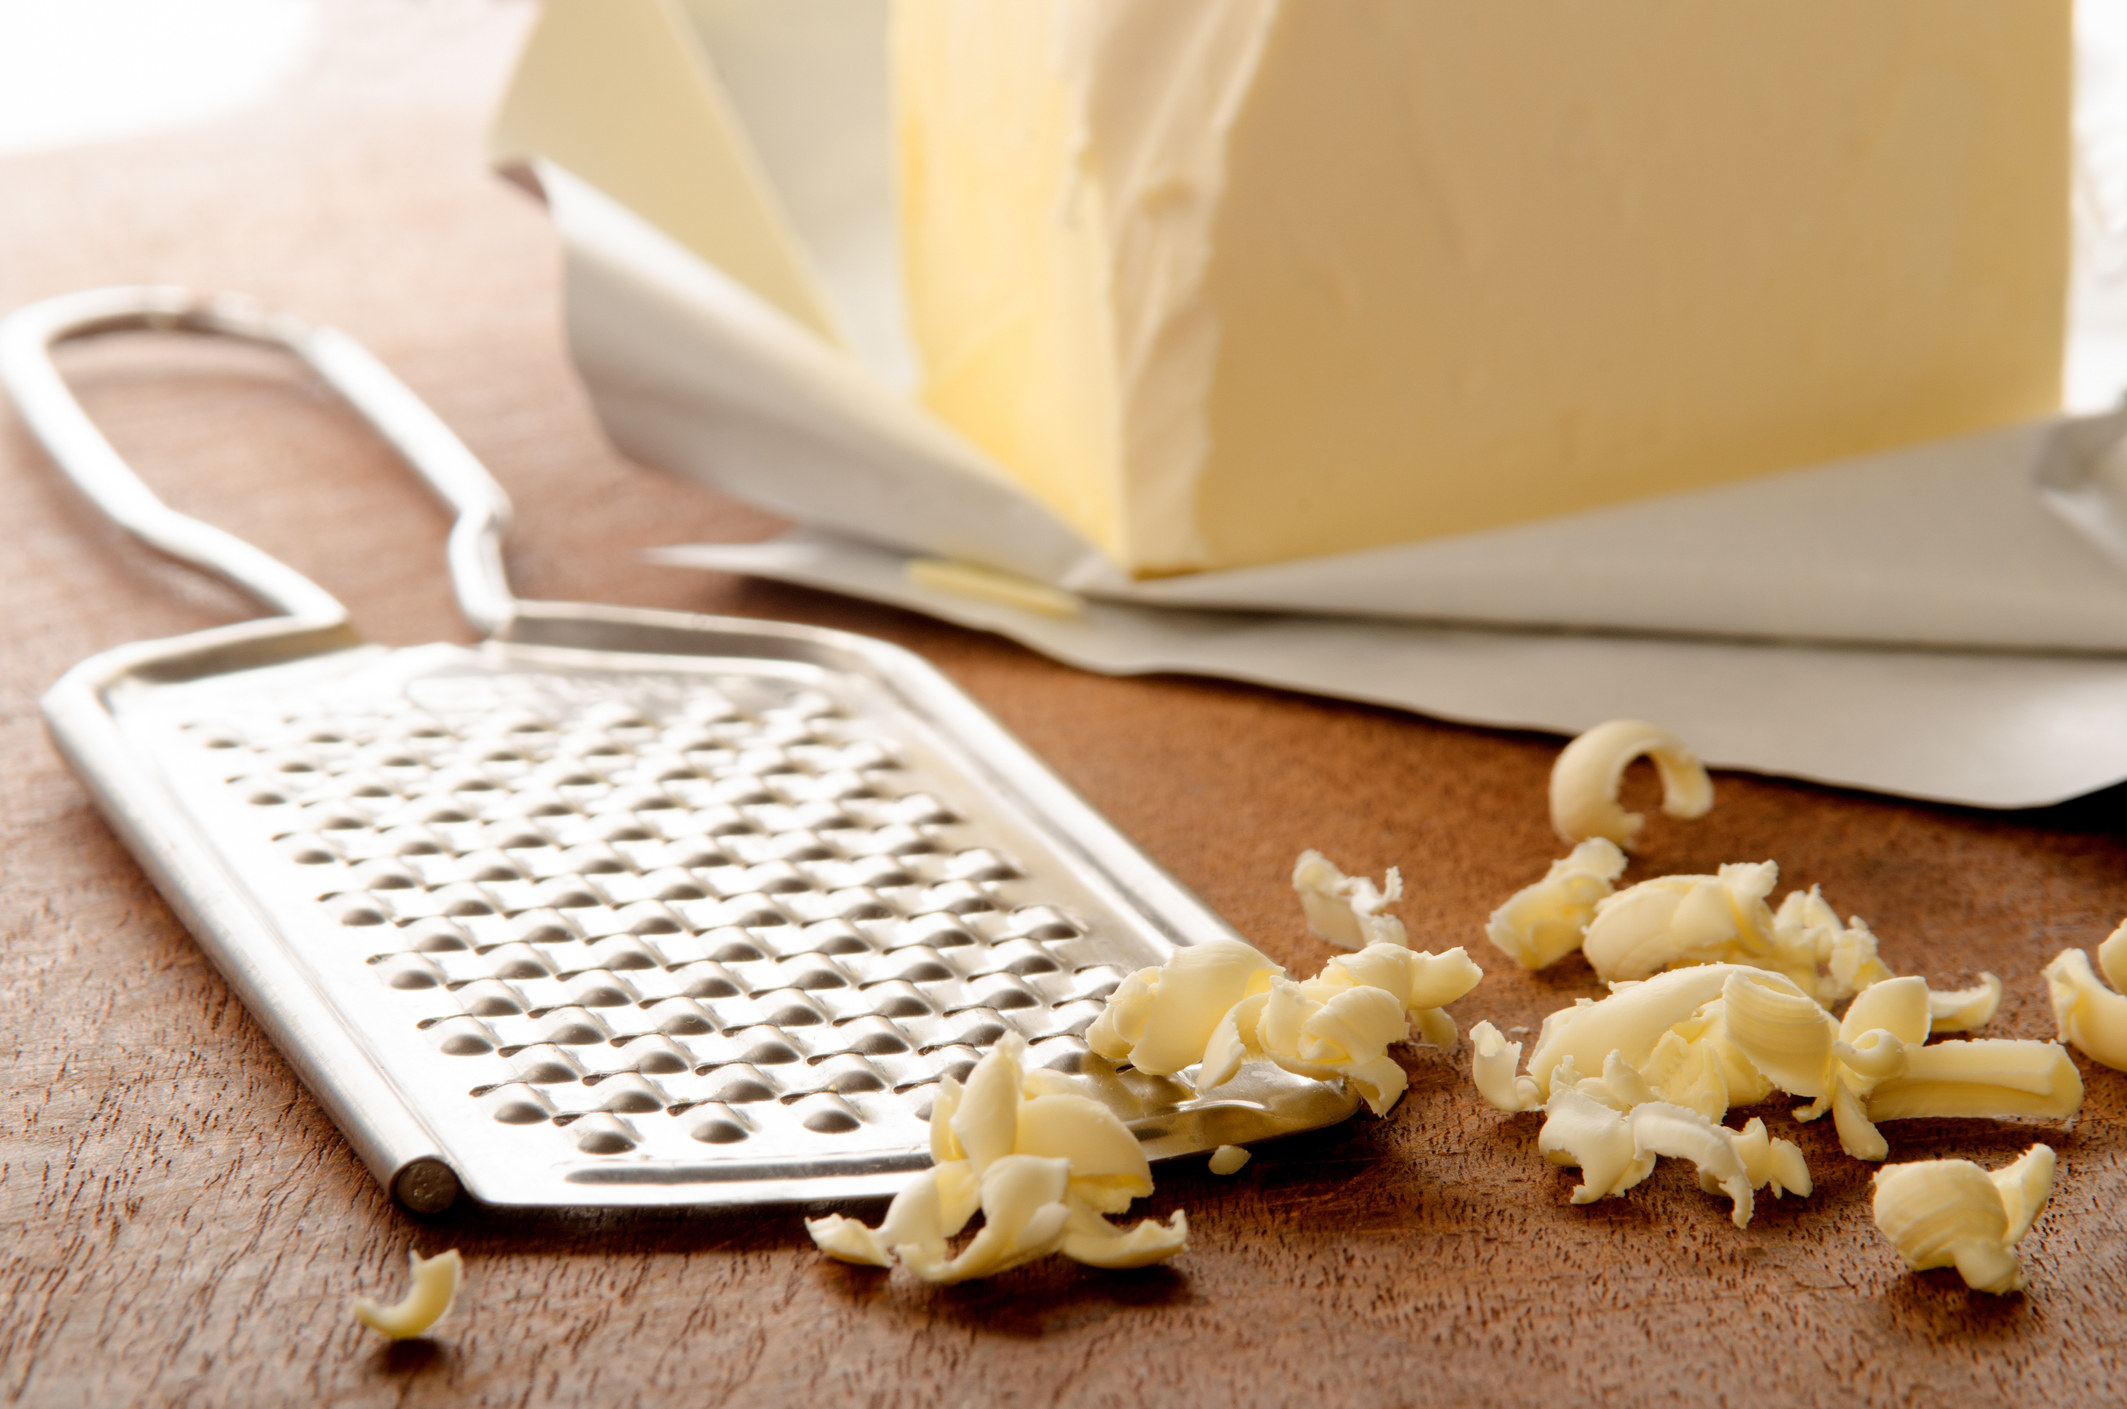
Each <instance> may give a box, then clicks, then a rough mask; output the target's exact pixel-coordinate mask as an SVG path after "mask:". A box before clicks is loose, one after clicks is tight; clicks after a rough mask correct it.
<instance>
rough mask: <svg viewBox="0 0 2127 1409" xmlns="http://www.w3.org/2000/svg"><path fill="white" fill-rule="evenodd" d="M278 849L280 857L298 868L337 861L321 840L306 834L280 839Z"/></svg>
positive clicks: (301, 833) (300, 833)
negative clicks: (285, 858)
mask: <svg viewBox="0 0 2127 1409" xmlns="http://www.w3.org/2000/svg"><path fill="white" fill-rule="evenodd" d="M280 848H281V855H283V856H285V857H287V858H288V859H289V860H290V861H293V862H294V863H295V864H296V865H298V866H323V865H325V864H326V863H327V862H330V861H336V860H338V859H339V858H338V857H336V856H334V855H333V854H332V850H331V848H329V847H327V846H326V845H325V842H324V839H323V838H321V837H318V836H316V835H314V834H311V833H308V832H297V833H294V834H293V835H290V836H286V837H282V838H281V840H280Z"/></svg>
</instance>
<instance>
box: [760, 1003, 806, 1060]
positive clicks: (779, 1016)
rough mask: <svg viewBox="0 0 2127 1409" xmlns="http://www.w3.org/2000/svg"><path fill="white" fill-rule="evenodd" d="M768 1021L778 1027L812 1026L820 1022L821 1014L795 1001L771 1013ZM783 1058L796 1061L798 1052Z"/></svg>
mask: <svg viewBox="0 0 2127 1409" xmlns="http://www.w3.org/2000/svg"><path fill="white" fill-rule="evenodd" d="M768 1021H769V1022H771V1023H773V1024H774V1025H775V1026H777V1027H812V1026H815V1025H816V1024H818V1023H819V1022H820V1014H819V1013H818V1011H816V1010H815V1009H812V1008H806V1007H800V1006H799V1005H798V1004H795V1003H793V1004H791V1005H790V1006H789V1007H787V1008H778V1009H776V1011H774V1012H773V1013H770V1014H769V1015H768ZM747 1060H748V1061H752V1060H753V1058H751V1057H749V1058H747ZM783 1060H784V1061H793V1062H794V1061H796V1060H797V1053H795V1052H792V1053H791V1054H790V1055H789V1056H788V1057H785V1058H783Z"/></svg>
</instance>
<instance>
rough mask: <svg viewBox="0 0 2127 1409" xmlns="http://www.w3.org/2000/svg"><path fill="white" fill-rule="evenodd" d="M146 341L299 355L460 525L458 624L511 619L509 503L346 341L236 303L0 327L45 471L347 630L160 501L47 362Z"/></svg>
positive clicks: (99, 301) (232, 579) (206, 563)
mask: <svg viewBox="0 0 2127 1409" xmlns="http://www.w3.org/2000/svg"><path fill="white" fill-rule="evenodd" d="M148 329H162V330H171V331H179V332H191V333H214V334H219V335H221V336H224V337H233V338H239V339H242V340H243V341H246V342H254V343H262V344H264V345H266V346H269V347H277V348H281V349H283V350H285V351H288V352H291V353H293V354H295V356H297V357H298V358H300V359H301V360H302V361H303V362H304V364H305V365H307V366H308V367H309V368H310V369H311V370H312V371H314V372H316V373H317V374H318V376H319V377H320V378H322V379H323V380H324V382H325V384H326V385H328V386H330V387H331V388H332V389H333V390H334V391H336V392H338V393H339V394H340V395H341V396H342V397H344V398H345V399H346V400H347V402H348V404H349V405H351V406H352V407H354V409H355V410H356V411H357V412H358V413H359V414H360V415H361V416H362V418H363V419H364V420H366V421H368V422H369V424H370V425H371V426H373V427H374V428H375V429H376V431H377V433H378V434H379V435H381V436H383V438H384V439H385V440H386V441H388V442H389V443H390V444H391V446H392V448H393V449H395V450H397V451H398V452H399V454H400V455H401V456H403V457H404V458H405V460H406V462H407V463H408V464H410V465H412V466H413V467H414V469H415V470H416V471H417V472H419V474H420V475H421V478H422V479H423V480H425V481H426V482H427V484H428V486H429V488H430V489H432V490H434V491H435V492H436V494H437V496H438V497H440V498H441V499H442V500H443V502H444V503H445V504H447V505H449V506H450V508H451V509H452V511H453V512H454V513H455V514H456V515H457V520H456V522H455V523H454V524H453V525H452V527H451V534H450V543H449V548H448V554H449V560H450V574H451V585H452V587H453V588H454V589H455V590H456V592H457V597H458V606H459V609H460V610H461V611H462V612H464V614H465V617H466V619H467V620H468V621H470V622H471V623H472V624H473V625H474V626H475V627H477V628H478V629H479V630H481V631H482V632H484V633H487V634H490V635H492V634H493V633H495V632H496V631H499V630H500V629H501V628H502V627H503V626H504V625H506V624H507V623H508V622H509V621H510V619H511V618H512V617H514V616H515V615H516V609H517V602H516V598H515V597H514V596H512V595H511V593H510V587H509V579H508V577H507V575H506V572H505V570H504V567H503V562H502V534H503V530H504V529H505V528H507V527H508V524H509V517H510V501H509V498H508V496H506V495H505V494H504V493H503V492H502V487H501V486H500V485H498V484H496V483H495V481H494V479H493V478H492V477H491V476H490V475H489V474H488V472H487V470H486V469H485V468H483V467H482V465H481V464H480V461H479V460H478V459H476V458H475V457H474V455H473V453H472V452H471V451H470V450H468V449H466V448H465V443H464V442H463V441H461V440H459V439H458V437H457V436H455V435H453V434H451V431H450V428H449V427H447V426H445V425H444V424H443V422H442V421H441V420H439V419H438V418H437V417H436V414H435V413H434V412H433V411H430V410H429V409H428V407H427V406H426V405H424V404H422V401H421V399H420V398H419V397H417V396H415V395H414V394H413V392H412V391H410V390H408V388H407V386H406V384H405V383H404V382H401V381H400V380H399V379H398V378H397V377H395V376H393V375H392V374H391V372H390V371H388V370H387V369H386V368H385V366H384V364H383V363H381V362H379V361H377V359H376V358H374V357H372V356H370V354H369V353H368V352H367V351H366V350H365V349H364V348H363V347H362V345H361V344H359V343H357V342H356V341H355V340H354V339H353V338H350V337H348V336H347V335H346V334H345V333H342V332H339V331H338V330H336V329H333V328H313V327H311V326H309V325H308V324H305V323H302V322H299V321H297V320H296V319H294V318H291V317H288V316H287V315H285V314H276V313H271V312H268V311H267V310H266V309H264V308H263V307H261V306H260V305H259V304H257V303H254V302H252V301H251V300H249V299H246V298H240V297H237V296H235V295H231V294H198V293H194V292H192V291H191V290H189V289H183V288H174V287H162V286H143V287H135V288H114V289H94V290H90V291H88V292H85V293H76V294H65V295H62V296H61V297H58V298H49V299H45V300H42V301H41V302H38V303H33V304H29V305H27V306H26V307H23V308H18V309H16V310H15V311H14V312H13V313H11V314H9V315H8V316H7V317H6V318H5V319H4V320H0V386H4V387H5V388H6V389H7V392H8V395H9V396H11V397H12V398H13V399H14V402H15V405H16V406H17V407H18V408H19V409H20V410H21V413H22V418H23V420H24V422H25V423H27V424H28V426H29V429H30V433H31V434H32V435H34V436H36V437H37V440H38V442H39V443H40V444H42V445H43V446H44V448H45V450H46V452H47V453H49V454H50V455H51V457H52V460H53V462H54V463H56V464H57V465H58V466H59V468H60V469H61V470H62V471H63V472H64V473H65V474H66V476H67V478H68V479H70V480H72V481H73V482H74V484H75V486H76V487H77V488H79V489H80V490H81V492H82V493H83V494H85V495H87V496H88V498H89V499H90V500H91V501H92V502H93V503H94V504H95V505H96V506H97V507H98V508H99V509H101V510H103V512H104V513H105V514H107V515H109V516H110V518H111V519H112V520H113V521H114V522H116V523H117V524H118V525H119V526H120V527H122V528H124V529H125V530H126V531H128V532H129V533H131V534H132V535H133V536H134V537H136V538H138V539H140V540H141V541H142V542H143V543H146V544H147V545H148V546H149V547H151V548H153V549H155V550H156V551H157V552H159V553H162V554H164V555H166V556H168V557H171V558H175V559H176V560H178V561H179V562H182V563H188V564H190V565H191V566H193V567H196V568H198V569H200V570H201V571H203V572H207V573H211V574H213V575H214V576H216V577H219V578H221V579H222V580H223V581H224V582H227V583H229V584H230V585H231V586H232V587H235V588H237V589H238V590H240V591H242V592H244V593H246V594H248V595H249V596H251V597H254V598H256V599H257V600H259V601H260V602H262V603H264V604H265V605H267V606H269V607H272V608H273V609H275V610H276V611H279V612H283V613H285V614H287V615H289V616H292V617H297V618H300V619H303V620H306V621H316V622H319V623H321V624H327V623H335V622H344V621H346V620H347V609H346V608H345V607H343V606H342V605H340V603H339V601H338V599H337V598H335V597H334V596H333V595H332V594H331V593H329V592H327V591H326V590H325V589H324V588H322V587H320V586H318V585H317V584H316V583H315V582H312V581H311V580H310V579H309V578H307V577H305V576H303V575H302V574H301V573H299V572H297V571H296V570H295V569H294V568H292V567H289V566H288V565H287V564H286V563H283V562H281V561H280V560H279V559H277V558H275V557H273V556H271V555H270V554H268V553H265V552H263V551H261V550H260V549H258V548H255V547H253V546H252V545H251V544H249V543H246V542H244V541H243V540H242V539H240V538H237V537H236V536H235V535H233V534H230V533H226V532H224V531H222V530H221V529H218V528H215V527H214V526H213V525H211V524H206V523H202V522H200V521H199V520H198V519H195V518H192V517H190V516H189V515H186V514H181V513H179V512H177V510H175V509H173V508H171V507H170V506H169V505H167V504H165V503H163V501H162V500H161V499H159V498H157V497H156V495H155V492H154V491H153V490H151V489H149V488H148V486H147V485H146V484H144V483H142V482H141V480H140V477H139V476H137V475H135V474H134V473H133V471H132V470H131V468H129V467H128V466H127V465H126V463H125V461H124V460H123V459H121V458H119V455H118V452H117V451H116V450H114V449H113V448H112V447H111V443H110V441H108V440H106V439H105V438H104V436H103V433H102V432H101V431H99V430H97V429H96V426H95V424H94V423H93V422H91V421H90V420H89V418H88V414H87V413H86V412H84V411H83V410H82V409H81V403H80V402H78V401H76V400H75V399H74V395H73V393H72V392H70V391H68V390H67V386H66V382H65V381H64V379H62V378H61V377H60V375H59V370H58V368H57V367H55V366H54V365H53V363H52V357H51V350H52V348H53V347H54V346H56V345H57V344H59V343H62V342H67V341H70V340H72V339H75V338H85V337H93V336H96V335H97V334H100V333H110V332H124V331H133V330H148Z"/></svg>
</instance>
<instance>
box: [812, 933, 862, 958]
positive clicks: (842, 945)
mask: <svg viewBox="0 0 2127 1409" xmlns="http://www.w3.org/2000/svg"><path fill="white" fill-rule="evenodd" d="M818 952H820V953H822V954H869V953H870V952H871V946H870V945H869V944H866V943H865V942H864V940H863V938H862V937H861V936H859V935H854V934H837V935H834V936H831V937H830V938H828V939H826V940H823V941H822V942H821V943H820V946H819V951H818Z"/></svg>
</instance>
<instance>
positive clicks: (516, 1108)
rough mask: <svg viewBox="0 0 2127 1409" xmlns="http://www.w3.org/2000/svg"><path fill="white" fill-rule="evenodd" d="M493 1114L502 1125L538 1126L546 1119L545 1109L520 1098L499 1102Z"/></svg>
mask: <svg viewBox="0 0 2127 1409" xmlns="http://www.w3.org/2000/svg"><path fill="white" fill-rule="evenodd" d="M494 1114H495V1119H496V1120H499V1121H501V1122H502V1123H503V1124H504V1125H539V1124H543V1123H544V1122H545V1121H546V1119H547V1113H546V1111H545V1109H543V1108H542V1107H541V1106H539V1105H538V1104H537V1103H535V1102H533V1101H531V1100H529V1099H526V1098H525V1097H521V1096H520V1097H517V1098H515V1099H514V1100H506V1101H503V1102H501V1103H500V1104H499V1105H497V1106H496V1107H495V1112H494Z"/></svg>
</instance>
